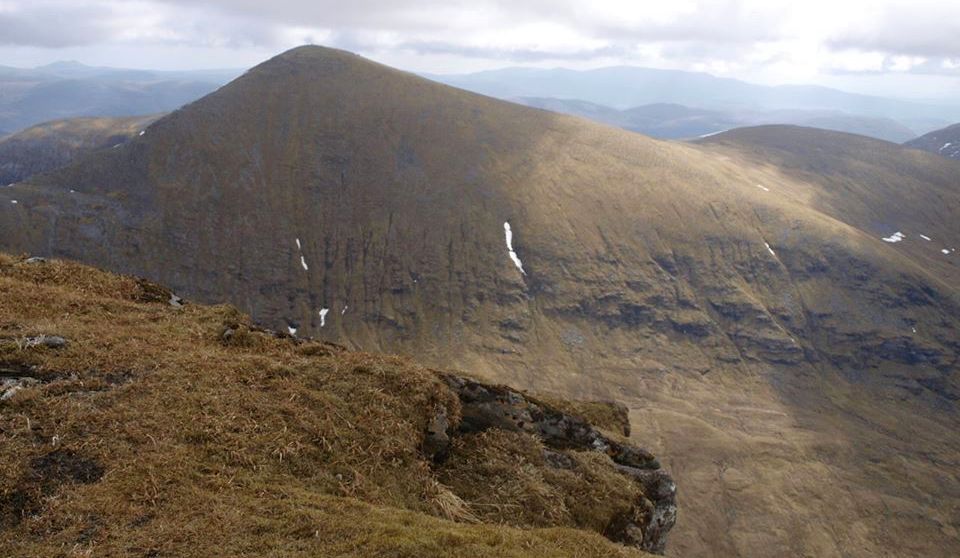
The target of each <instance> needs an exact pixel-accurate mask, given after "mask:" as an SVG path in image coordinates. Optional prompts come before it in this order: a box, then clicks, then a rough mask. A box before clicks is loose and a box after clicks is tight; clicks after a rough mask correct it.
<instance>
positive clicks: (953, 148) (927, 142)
mask: <svg viewBox="0 0 960 558" xmlns="http://www.w3.org/2000/svg"><path fill="white" fill-rule="evenodd" d="M904 145H906V146H907V147H913V148H915V149H923V150H924V151H929V152H931V153H936V154H938V155H942V156H944V157H948V158H950V159H960V124H954V125H953V126H947V127H946V128H944V129H942V130H934V131H932V132H930V133H929V134H926V135H923V136H920V137H919V138H916V139H913V140H910V141H908V142H907V143H905V144H904Z"/></svg>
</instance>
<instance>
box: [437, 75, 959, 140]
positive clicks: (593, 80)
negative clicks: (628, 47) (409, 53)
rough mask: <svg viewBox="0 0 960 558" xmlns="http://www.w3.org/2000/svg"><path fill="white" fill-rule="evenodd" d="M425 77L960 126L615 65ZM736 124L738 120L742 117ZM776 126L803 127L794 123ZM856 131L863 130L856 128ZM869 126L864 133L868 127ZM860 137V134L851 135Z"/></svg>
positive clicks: (859, 101) (909, 108) (521, 90)
mask: <svg viewBox="0 0 960 558" xmlns="http://www.w3.org/2000/svg"><path fill="white" fill-rule="evenodd" d="M427 77H429V78H431V79H434V80H437V81H440V82H443V83H447V84H449V85H453V86H456V87H461V88H463V89H467V90H469V91H475V92H477V93H482V94H484V95H490V96H493V97H498V98H501V99H517V98H530V97H533V98H554V99H565V100H577V101H586V102H589V103H594V104H598V105H604V106H607V107H612V108H615V109H619V110H625V109H630V108H632V107H639V106H644V105H651V104H659V103H671V104H678V105H684V106H687V107H691V108H695V109H708V110H714V111H722V112H723V113H724V114H731V113H732V114H735V115H736V114H741V113H744V112H747V113H757V112H760V113H769V112H771V111H784V110H785V111H810V112H811V114H810V115H808V116H810V117H811V118H812V117H815V116H816V115H817V113H819V114H820V116H827V117H831V118H836V117H837V116H839V115H849V116H857V117H872V118H888V119H892V120H895V121H897V122H899V123H900V124H901V125H902V126H904V127H906V128H907V129H909V130H912V131H914V132H916V133H918V134H922V133H925V132H928V131H930V130H934V129H937V128H941V127H943V126H945V125H947V124H950V123H952V122H956V121H958V120H960V103H955V104H947V103H943V104H935V103H921V102H914V101H905V100H898V99H888V98H883V97H875V96H869V95H859V94H854V93H847V92H844V91H839V90H836V89H831V88H828V87H820V86H811V85H783V86H766V85H757V84H752V83H747V82H744V81H740V80H736V79H729V78H718V77H715V76H712V75H709V74H705V73H698V72H685V71H679V70H658V69H651V68H637V67H629V66H618V67H609V68H600V69H595V70H582V71H581V70H568V69H559V68H558V69H539V68H506V69H501V70H492V71H486V72H477V73H472V74H460V75H439V74H429V75H427ZM738 121H739V119H738ZM779 123H800V122H798V121H797V120H790V121H780V122H779ZM858 126H860V125H859V124H858ZM870 128H871V126H867V127H866V128H865V129H870ZM847 131H856V130H847Z"/></svg>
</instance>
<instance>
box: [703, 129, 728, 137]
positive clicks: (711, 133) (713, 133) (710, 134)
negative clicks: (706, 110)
mask: <svg viewBox="0 0 960 558" xmlns="http://www.w3.org/2000/svg"><path fill="white" fill-rule="evenodd" d="M724 132H726V130H718V131H716V132H710V133H708V134H703V135H701V136H698V137H700V138H709V137H710V136H715V135H717V134H722V133H724Z"/></svg>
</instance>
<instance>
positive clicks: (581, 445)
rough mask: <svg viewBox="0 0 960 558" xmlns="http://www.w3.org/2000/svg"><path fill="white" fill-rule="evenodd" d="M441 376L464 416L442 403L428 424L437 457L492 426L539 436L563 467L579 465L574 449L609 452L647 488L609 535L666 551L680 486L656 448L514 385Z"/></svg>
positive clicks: (547, 455) (431, 451) (427, 446)
mask: <svg viewBox="0 0 960 558" xmlns="http://www.w3.org/2000/svg"><path fill="white" fill-rule="evenodd" d="M441 377H442V378H443V380H444V381H445V382H446V383H447V385H448V386H449V387H450V388H451V389H452V390H453V391H454V392H455V393H456V394H457V396H458V397H459V399H460V418H459V421H458V422H451V421H450V418H449V417H448V414H447V412H446V411H445V410H444V409H442V408H441V409H438V412H437V413H436V414H435V417H434V418H433V420H432V421H431V422H430V424H429V425H428V427H427V431H426V433H425V436H424V445H423V449H424V452H425V453H426V454H427V455H428V456H430V457H432V458H433V459H434V461H443V460H445V459H447V457H448V455H449V452H450V451H451V450H450V446H451V441H452V439H453V438H455V437H456V436H463V435H470V434H476V433H479V432H484V431H487V430H490V429H498V430H502V431H507V432H522V433H526V434H531V435H533V436H535V437H536V438H538V439H539V440H541V441H542V442H543V445H544V446H545V448H544V449H543V458H544V462H545V463H546V464H547V465H548V466H550V467H554V468H557V469H571V470H572V469H575V468H576V467H577V463H576V461H575V460H574V459H573V458H572V457H570V455H568V454H567V453H566V452H568V451H580V452H599V453H602V454H605V455H607V456H608V457H609V458H610V459H611V460H612V462H613V467H614V468H615V470H616V471H618V472H619V473H621V474H622V475H624V476H626V477H628V478H630V479H631V480H633V481H634V482H635V483H637V484H638V485H640V487H641V489H642V490H641V492H640V494H639V497H638V498H637V499H636V501H635V503H634V504H633V505H632V506H631V507H629V508H628V509H626V510H624V511H621V512H619V513H616V514H615V515H613V516H612V517H610V518H609V522H608V525H607V527H606V529H604V531H603V533H604V535H605V536H606V537H607V538H609V539H611V540H613V541H616V542H620V543H623V544H626V545H629V546H634V547H637V548H639V549H641V550H646V551H648V552H654V553H659V554H662V553H663V552H664V550H665V548H666V542H667V535H668V533H669V531H670V529H671V528H672V527H673V525H674V523H676V520H677V503H676V493H677V488H676V484H675V483H674V481H673V479H672V478H671V477H670V475H669V474H668V473H667V472H665V471H663V470H662V469H661V468H660V463H659V462H658V461H657V459H656V458H655V457H654V456H653V455H651V454H650V452H648V451H646V450H644V449H642V448H638V447H635V446H632V445H630V444H627V443H625V442H622V441H618V440H614V439H613V438H612V437H611V436H609V435H606V434H604V433H602V432H601V431H599V430H597V429H596V428H595V427H594V426H592V425H591V424H589V423H588V422H587V421H585V420H583V419H582V418H580V417H577V416H574V415H572V414H568V413H565V412H562V411H560V410H559V409H557V408H555V407H553V406H551V405H549V404H547V403H544V402H541V401H538V400H537V399H535V398H532V397H530V396H528V395H526V394H524V393H521V392H519V391H517V390H514V389H512V388H510V387H507V386H502V385H488V384H482V383H479V382H476V381H473V380H470V379H467V378H463V377H460V376H456V375H453V374H441ZM617 410H619V409H617Z"/></svg>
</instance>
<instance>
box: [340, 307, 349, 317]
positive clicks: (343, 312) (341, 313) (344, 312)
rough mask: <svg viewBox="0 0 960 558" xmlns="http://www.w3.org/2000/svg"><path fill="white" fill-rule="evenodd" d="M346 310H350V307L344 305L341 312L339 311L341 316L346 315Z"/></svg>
mask: <svg viewBox="0 0 960 558" xmlns="http://www.w3.org/2000/svg"><path fill="white" fill-rule="evenodd" d="M347 308H350V306H347V305H344V307H343V310H341V311H340V315H341V316H342V315H344V314H346V313H347Z"/></svg>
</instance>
